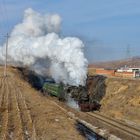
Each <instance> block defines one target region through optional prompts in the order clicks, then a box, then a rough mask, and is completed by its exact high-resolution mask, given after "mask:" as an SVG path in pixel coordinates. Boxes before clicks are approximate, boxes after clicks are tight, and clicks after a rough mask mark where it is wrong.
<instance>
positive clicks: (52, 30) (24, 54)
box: [0, 8, 88, 86]
mask: <svg viewBox="0 0 140 140" xmlns="http://www.w3.org/2000/svg"><path fill="white" fill-rule="evenodd" d="M60 24H61V18H60V16H59V15H57V14H53V15H41V14H40V13H38V12H36V11H34V10H32V9H31V8H29V9H27V10H25V13H24V18H23V21H22V23H20V24H18V25H16V26H15V27H14V29H13V31H12V32H11V35H10V38H9V46H8V63H10V64H11V65H14V66H21V67H26V66H27V67H29V68H30V69H32V70H34V71H35V72H37V73H39V74H42V75H47V74H48V69H49V70H50V74H51V76H52V77H53V78H54V79H55V81H56V82H60V81H62V82H63V83H65V84H70V85H76V86H78V85H84V84H85V80H86V74H87V63H88V62H87V59H86V58H85V57H84V53H83V47H84V44H83V42H82V41H81V40H80V39H78V38H76V37H65V38H60V37H59V35H58V33H59V31H60ZM4 59H5V44H4V45H3V46H1V47H0V62H1V63H3V62H4Z"/></svg>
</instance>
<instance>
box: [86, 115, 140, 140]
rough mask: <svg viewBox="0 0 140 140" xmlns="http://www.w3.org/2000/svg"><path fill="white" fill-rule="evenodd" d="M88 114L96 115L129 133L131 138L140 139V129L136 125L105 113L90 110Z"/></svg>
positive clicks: (133, 139) (99, 118)
mask: <svg viewBox="0 0 140 140" xmlns="http://www.w3.org/2000/svg"><path fill="white" fill-rule="evenodd" d="M87 114H88V116H90V117H94V118H96V119H97V120H99V121H101V122H103V123H105V124H106V125H108V126H111V127H114V128H115V129H117V130H119V131H121V132H123V133H125V134H127V135H129V136H130V138H131V139H130V140H140V129H139V128H136V127H134V126H130V125H128V124H125V123H123V122H120V121H118V120H115V119H112V118H109V117H107V116H105V115H102V114H99V113H92V112H88V113H87Z"/></svg>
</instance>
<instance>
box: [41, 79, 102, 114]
mask: <svg viewBox="0 0 140 140" xmlns="http://www.w3.org/2000/svg"><path fill="white" fill-rule="evenodd" d="M43 93H44V94H49V95H51V96H55V97H57V98H58V99H59V100H61V101H65V100H67V94H71V95H72V97H73V98H75V99H76V100H78V104H79V107H80V110H81V111H83V112H88V111H93V110H98V109H99V108H100V104H99V103H98V102H97V101H92V102H90V100H89V96H88V91H87V90H86V88H85V87H82V86H80V87H75V86H64V85H63V83H60V84H58V83H55V81H54V80H53V79H46V80H45V82H44V85H43Z"/></svg>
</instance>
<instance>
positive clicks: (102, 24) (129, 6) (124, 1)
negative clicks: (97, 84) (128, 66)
mask: <svg viewBox="0 0 140 140" xmlns="http://www.w3.org/2000/svg"><path fill="white" fill-rule="evenodd" d="M29 7H31V8H33V9H35V10H37V11H39V12H41V13H46V12H48V13H58V14H60V16H61V17H62V20H63V23H62V35H63V36H68V35H69V36H78V37H80V38H81V39H82V40H83V41H84V42H85V45H86V46H85V55H86V57H87V58H88V60H89V61H90V62H92V61H103V60H111V59H119V58H125V57H126V54H127V53H126V49H127V46H128V44H129V46H130V52H131V53H130V55H131V56H138V55H140V0H117V1H113V0H23V1H20V0H0V35H1V36H2V35H3V34H5V33H6V32H7V31H8V32H9V31H11V29H12V28H13V27H14V25H15V24H17V23H19V22H20V21H21V20H22V16H23V11H24V10H25V9H26V8H29ZM5 11H7V12H6V13H5ZM2 40H3V39H2V37H1V42H2Z"/></svg>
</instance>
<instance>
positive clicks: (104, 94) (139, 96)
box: [89, 76, 140, 125]
mask: <svg viewBox="0 0 140 140" xmlns="http://www.w3.org/2000/svg"><path fill="white" fill-rule="evenodd" d="M89 86H90V94H91V95H90V96H91V97H92V98H93V99H96V100H98V101H99V102H100V103H101V109H100V112H101V113H104V114H106V115H108V116H111V117H113V118H116V119H120V120H126V121H127V120H129V121H132V122H135V123H137V124H139V125H140V80H139V79H133V80H132V79H123V78H115V77H106V78H103V76H94V77H93V81H92V82H91V83H90V85H89Z"/></svg>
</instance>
